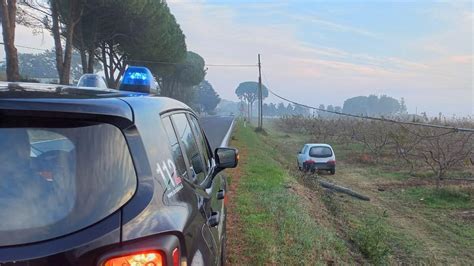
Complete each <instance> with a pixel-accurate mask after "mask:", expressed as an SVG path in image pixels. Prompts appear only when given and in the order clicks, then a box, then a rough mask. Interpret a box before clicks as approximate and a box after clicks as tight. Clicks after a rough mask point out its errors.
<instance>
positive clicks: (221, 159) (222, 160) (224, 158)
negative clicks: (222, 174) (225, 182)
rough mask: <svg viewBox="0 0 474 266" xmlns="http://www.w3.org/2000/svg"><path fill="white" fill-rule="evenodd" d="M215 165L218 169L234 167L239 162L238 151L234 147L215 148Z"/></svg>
mask: <svg viewBox="0 0 474 266" xmlns="http://www.w3.org/2000/svg"><path fill="white" fill-rule="evenodd" d="M215 158H216V166H217V169H218V170H219V171H222V170H224V169H226V168H235V167H237V164H238V163H239V151H238V150H237V149H234V148H217V149H216V150H215Z"/></svg>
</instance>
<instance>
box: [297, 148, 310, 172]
mask: <svg viewBox="0 0 474 266" xmlns="http://www.w3.org/2000/svg"><path fill="white" fill-rule="evenodd" d="M307 147H308V145H304V146H303V148H302V149H301V151H300V153H298V165H299V166H300V167H303V162H304V160H305V152H306V150H307Z"/></svg>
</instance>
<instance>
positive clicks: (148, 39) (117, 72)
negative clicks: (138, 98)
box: [0, 0, 206, 103]
mask: <svg viewBox="0 0 474 266" xmlns="http://www.w3.org/2000/svg"><path fill="white" fill-rule="evenodd" d="M0 3H1V5H0V8H1V11H2V12H1V14H2V16H1V19H2V28H3V38H4V44H5V45H4V47H5V53H6V73H7V80H9V81H18V80H20V73H21V70H22V69H21V68H20V67H19V60H18V59H19V58H18V54H17V51H16V48H15V45H14V43H15V27H16V23H20V24H22V25H25V26H27V27H30V28H32V29H33V30H35V31H36V32H43V31H47V32H49V33H50V34H51V35H52V36H53V39H54V44H55V47H54V65H55V68H56V71H57V76H58V78H59V83H61V84H69V82H70V80H71V73H73V75H75V72H76V69H73V66H75V64H74V59H75V57H74V51H77V52H78V54H79V58H80V62H81V68H82V73H93V72H94V68H95V67H96V66H98V65H101V66H102V67H103V71H104V74H105V78H106V80H107V83H108V86H109V87H111V88H115V87H117V85H118V82H119V80H120V79H121V77H122V75H123V73H124V71H125V69H126V67H127V65H129V64H140V65H145V66H147V67H148V68H150V70H151V71H152V73H153V74H154V75H155V77H156V78H157V81H158V83H159V85H160V89H161V92H160V93H161V95H163V96H168V97H173V98H176V99H178V100H181V101H184V102H186V103H191V102H192V100H193V96H194V95H195V90H193V89H192V88H194V87H195V86H197V85H199V84H200V83H201V81H203V80H204V77H205V75H206V69H205V62H204V59H203V58H202V57H201V56H199V55H198V54H196V53H193V52H191V51H187V50H186V43H185V36H184V34H183V32H182V30H181V28H180V26H179V24H178V23H177V22H176V19H175V17H174V16H173V15H172V14H171V12H170V10H169V8H168V5H167V4H166V1H163V0H158V1H152V0H49V1H43V0H22V1H19V2H18V5H17V1H16V0H5V1H0ZM45 53H47V54H48V55H50V54H51V52H45ZM30 57H31V56H30ZM43 58H44V57H43ZM97 62H99V63H100V64H97ZM49 63H51V62H48V64H49ZM43 75H44V74H43ZM48 75H49V73H48Z"/></svg>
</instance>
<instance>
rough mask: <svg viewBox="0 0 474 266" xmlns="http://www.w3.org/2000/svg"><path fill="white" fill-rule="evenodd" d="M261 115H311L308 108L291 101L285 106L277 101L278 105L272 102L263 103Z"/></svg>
mask: <svg viewBox="0 0 474 266" xmlns="http://www.w3.org/2000/svg"><path fill="white" fill-rule="evenodd" d="M263 115H264V116H267V117H278V116H288V115H301V116H309V115H311V111H310V110H309V109H308V108H305V107H302V106H300V105H293V104H291V103H289V104H288V105H286V106H285V104H283V103H279V104H278V105H277V104H274V103H270V104H267V103H264V104H263Z"/></svg>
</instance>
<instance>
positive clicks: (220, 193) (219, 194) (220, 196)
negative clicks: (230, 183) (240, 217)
mask: <svg viewBox="0 0 474 266" xmlns="http://www.w3.org/2000/svg"><path fill="white" fill-rule="evenodd" d="M224 198H225V190H223V189H221V190H219V191H218V192H217V199H218V200H223V199H224Z"/></svg>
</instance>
